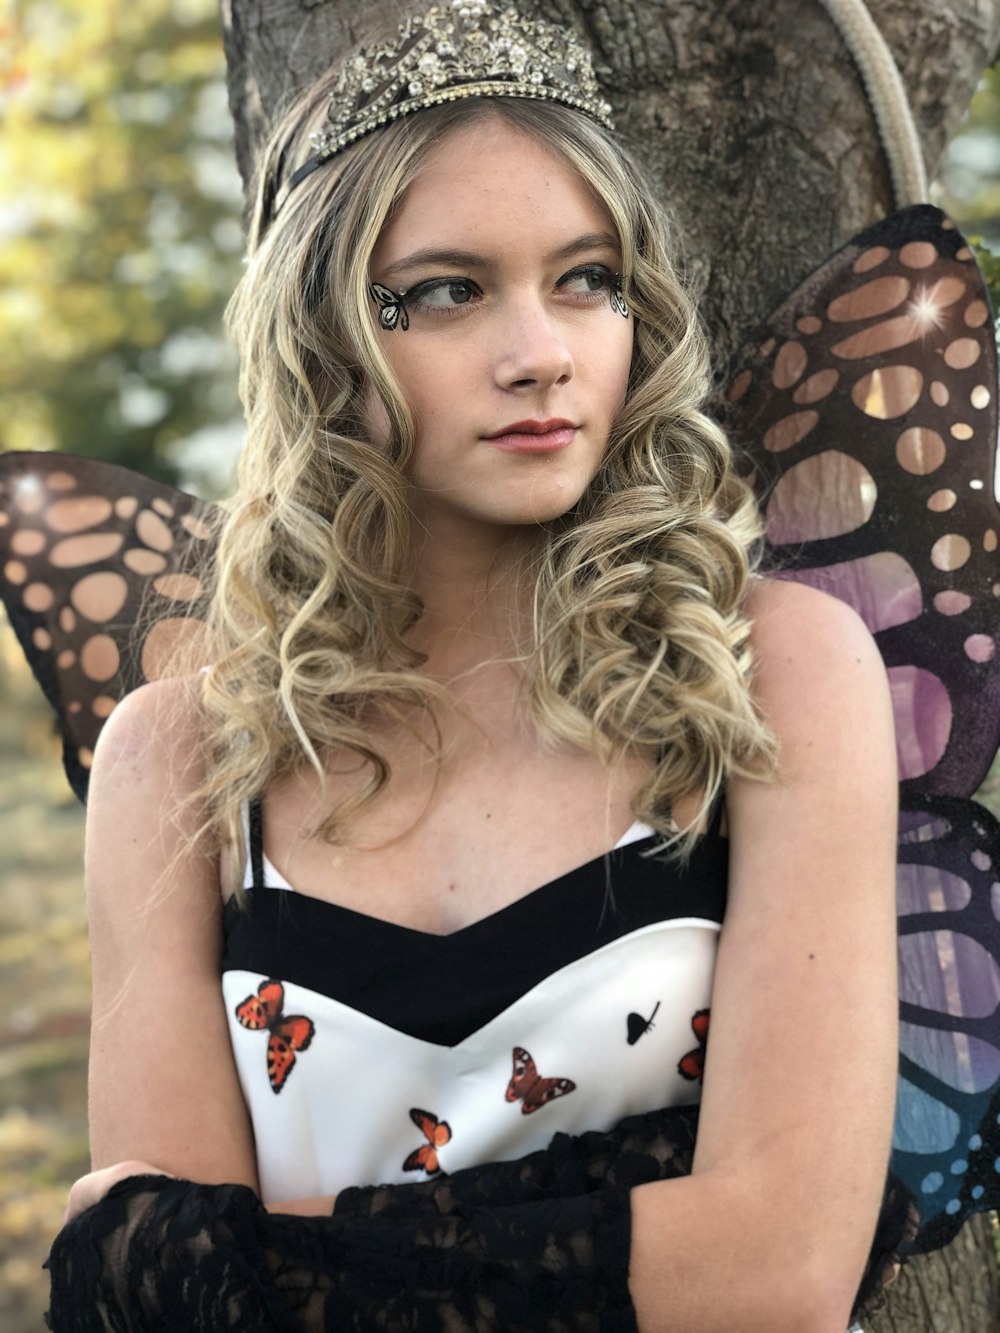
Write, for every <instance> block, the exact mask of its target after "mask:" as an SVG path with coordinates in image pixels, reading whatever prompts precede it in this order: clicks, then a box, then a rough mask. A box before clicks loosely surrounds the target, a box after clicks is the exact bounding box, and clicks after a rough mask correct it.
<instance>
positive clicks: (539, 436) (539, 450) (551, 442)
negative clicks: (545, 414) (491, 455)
mask: <svg viewBox="0 0 1000 1333" xmlns="http://www.w3.org/2000/svg"><path fill="white" fill-rule="evenodd" d="M576 431H577V427H576V426H575V425H574V424H573V422H572V421H566V420H564V419H563V418H562V417H553V418H551V420H549V421H512V422H511V424H510V425H509V426H502V427H501V428H500V430H498V431H496V432H495V433H494V434H493V435H487V436H484V438H485V440H486V441H487V443H488V444H492V445H493V446H494V447H495V448H497V449H502V450H503V451H504V452H505V453H509V454H549V453H553V452H554V451H555V450H556V449H565V448H566V446H567V445H568V444H570V443H571V442H572V440H573V436H574V435H575V434H576Z"/></svg>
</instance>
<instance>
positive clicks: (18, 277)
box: [0, 0, 1000, 1333]
mask: <svg viewBox="0 0 1000 1333" xmlns="http://www.w3.org/2000/svg"><path fill="white" fill-rule="evenodd" d="M0 130H2V132H0V450H7V449H56V450H65V451H67V452H72V453H81V454H86V455H89V456H94V457H99V458H105V459H109V460H111V461H113V462H117V463H123V464H125V465H127V466H130V467H134V468H136V469H137V470H138V471H141V472H144V473H146V474H147V475H151V476H156V477H159V478H161V479H163V480H166V481H170V482H172V483H173V484H175V485H179V486H181V487H182V488H184V489H185V490H189V491H192V492H194V493H195V494H198V495H201V496H203V497H204V498H207V499H212V498H217V497H218V496H220V495H222V494H224V493H225V492H226V489H227V487H228V484H229V479H230V476H231V470H232V464H233V460H234V458H235V455H236V452H237V450H238V449H239V445H240V442H241V439H242V433H243V432H242V422H241V419H240V413H239V406H238V402H237V398H236V365H235V357H234V355H233V351H232V348H231V347H230V346H229V345H228V344H227V342H226V341H225V338H224V337H223V334H222V327H221V315H222V309H223V306H224V304H225V301H226V298H227V296H228V294H229V293H230V291H231V290H232V288H233V286H234V285H235V283H236V281H237V279H238V277H239V274H240V269H241V262H242V254H243V234H242V227H241V222H240V214H241V206H242V200H241V193H240V184H239V178H238V176H237V172H236V168H235V165H234V161H233V153H232V124H231V120H230V116H229V111H228V107H227V102H226V91H225V66H224V61H223V55H222V44H221V39H220V35H219V19H218V13H217V2H216V0H20V3H17V2H12V0H0ZM933 197H934V200H935V202H937V203H940V204H941V205H942V206H943V207H945V208H947V210H948V211H949V212H950V213H951V214H952V216H953V217H954V218H955V219H956V221H957V222H958V223H959V225H960V226H961V227H962V228H963V230H964V231H965V232H966V234H967V235H969V236H970V237H971V238H973V239H974V240H976V241H978V243H979V246H980V258H981V262H982V263H983V266H984V268H986V270H987V274H988V277H989V278H990V279H991V280H992V282H993V283H994V288H995V291H996V292H997V293H998V294H1000V66H998V67H997V68H996V69H994V70H993V71H991V72H990V73H989V74H988V75H987V76H986V77H985V79H984V80H983V84H982V86H981V88H980V90H979V92H978V93H977V95H976V98H975V100H974V102H973V105H972V107H971V109H970V112H969V114H968V116H967V118H966V121H965V123H964V125H963V127H962V130H961V132H960V133H959V135H958V137H957V138H956V139H955V141H954V143H953V144H952V146H951V148H950V150H949V153H948V157H947V160H946V162H945V164H944V166H943V168H942V170H941V172H940V175H939V179H938V181H937V182H936V184H935V187H934V196H933ZM997 305H998V308H1000V302H998V303H997ZM0 615H2V613H0ZM59 756H60V747H59V744H58V741H57V740H56V737H55V733H54V730H53V726H52V721H51V717H50V714H49V712H48V708H47V706H46V704H45V703H44V701H43V699H42V696H41V693H40V692H39V690H38V689H37V687H36V686H35V685H34V683H33V681H32V680H31V678H30V675H29V674H28V672H27V669H26V667H25V665H24V663H23V660H22V657H21V653H20V649H19V648H18V647H17V644H16V642H15V640H14V638H13V635H12V634H11V632H10V630H9V628H8V627H7V626H6V624H5V623H4V622H2V621H0V1333H29V1331H30V1333H37V1330H39V1329H40V1328H41V1327H42V1311H43V1310H44V1308H45V1297H46V1281H45V1275H44V1274H43V1272H42V1271H41V1263H42V1260H43V1258H44V1256H45V1254H46V1252H47V1248H48V1242H49V1240H50V1238H51V1236H52V1235H53V1234H54V1233H55V1232H56V1231H57V1230H58V1227H59V1224H60V1217H61V1214H62V1209H63V1206H64V1203H65V1197H66V1192H67V1190H68V1188H69V1185H70V1183H71V1182H72V1181H73V1180H74V1179H75V1178H76V1176H78V1175H80V1174H82V1173H83V1172H84V1171H86V1170H87V1169H88V1159H87V1144H86V1055H87V1030H88V1008H89V976H88V954H87V942H86V928H85V919H84V901H83V886H82V878H81V858H82V846H83V815H82V810H81V809H80V807H79V806H78V805H77V804H76V802H75V800H74V799H73V797H72V796H71V794H70V791H69V788H68V786H67V785H66V782H65V779H64V778H63V775H62V768H61V764H60V757H59ZM997 791H1000V781H997V780H991V782H990V783H988V784H987V790H986V792H985V793H984V794H985V795H986V797H987V799H990V800H991V801H992V799H993V794H994V792H997ZM998 805H1000V802H997V803H996V804H995V808H997V806H998ZM998 813H1000V810H998ZM178 1077H179V1078H183V1070H179V1071H178Z"/></svg>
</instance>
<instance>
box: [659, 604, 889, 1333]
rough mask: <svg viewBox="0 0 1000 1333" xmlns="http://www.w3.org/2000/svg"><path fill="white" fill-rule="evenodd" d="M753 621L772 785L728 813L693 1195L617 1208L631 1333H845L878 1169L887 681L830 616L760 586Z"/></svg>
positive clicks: (681, 1190)
mask: <svg viewBox="0 0 1000 1333" xmlns="http://www.w3.org/2000/svg"><path fill="white" fill-rule="evenodd" d="M752 611H753V615H754V621H755V631H754V646H755V652H756V659H757V663H758V671H757V679H756V693H757V698H758V702H759V706H760V708H761V711H762V713H763V715H764V716H765V718H766V719H767V720H768V721H769V722H770V724H771V726H772V727H773V729H774V731H775V733H776V734H777V736H778V738H779V740H780V743H781V764H782V769H783V775H782V780H781V781H780V782H778V783H776V784H760V783H749V782H744V781H739V782H735V781H734V782H733V783H731V785H730V787H729V789H728V791H727V813H728V817H729V826H730V837H731V881H730V899H729V906H728V908H727V913H726V922H725V927H724V930H723V935H722V940H721V942H720V950H719V957H718V965H717V970H716V977H715V984H714V989H713V998H712V1030H711V1037H710V1042H709V1055H708V1060H707V1064H706V1073H705V1084H704V1095H703V1100H702V1110H701V1122H700V1126H699V1131H698V1146H697V1152H696V1155H695V1163H694V1174H693V1175H692V1176H691V1178H690V1179H688V1180H682V1181H677V1182H672V1183H671V1184H670V1185H669V1186H668V1185H651V1186H646V1187H644V1188H640V1189H637V1190H635V1191H634V1192H633V1198H632V1203H633V1216H634V1232H633V1250H632V1291H633V1296H634V1298H635V1304H636V1309H637V1312H638V1316H639V1324H640V1327H641V1328H642V1330H643V1333H659V1330H666V1329H667V1328H669V1329H670V1330H671V1333H675V1331H677V1330H687V1329H692V1330H695V1329H696V1330H698V1333H715V1330H719V1333H722V1331H723V1330H728V1329H731V1328H732V1327H733V1322H732V1321H733V1318H734V1312H736V1311H738V1312H739V1328H740V1333H755V1331H756V1330H758V1329H759V1330H764V1329H770V1328H773V1327H780V1328H795V1329H796V1330H797V1331H799V1333H806V1331H808V1330H816V1333H838V1330H841V1331H842V1330H843V1328H844V1327H845V1325H846V1324H847V1321H848V1312H849V1310H850V1304H851V1299H852V1296H853V1293H854V1290H855V1287H856V1285H857V1282H858V1279H859V1276H860V1274H861V1270H862V1267H863V1265H864V1260H865V1256H866V1253H867V1250H868V1246H869V1245H870V1243H871V1237H872V1232H873V1229H874V1226H875V1221H876V1214H877V1211H878V1204H879V1199H880V1197H881V1189H882V1184H883V1182H884V1173H885V1166H886V1161H887V1158H888V1153H889V1142H890V1134H891V1127H892V1112H893V1098H894V1088H895V1065H896V1013H897V1005H896V989H895V987H896V961H895V942H894V941H895V915H894V850H895V821H896V804H895V802H896V772H895V756H894V750H893V736H892V715H891V708H890V700H889V695H888V689H887V687H886V681H885V674H884V670H883V668H882V664H881V661H880V660H879V658H878V654H877V652H876V650H875V647H874V644H873V643H872V640H871V638H870V636H869V635H868V633H867V630H865V629H864V627H863V626H862V625H861V623H860V621H859V620H858V618H857V617H856V616H855V615H854V613H853V612H852V611H850V610H849V609H848V608H847V607H845V606H844V605H842V604H841V603H839V602H832V601H830V600H829V599H827V598H825V597H823V596H821V595H819V594H816V593H814V592H812V591H811V590H809V589H807V588H802V587H798V586H796V585H792V584H777V583H772V584H765V585H763V586H762V587H761V588H760V590H759V593H758V594H757V595H756V597H755V599H754V604H753V606H752ZM723 1256H724V1257H723ZM668 1311H669V1313H667V1312H668Z"/></svg>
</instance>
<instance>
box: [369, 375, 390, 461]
mask: <svg viewBox="0 0 1000 1333" xmlns="http://www.w3.org/2000/svg"><path fill="white" fill-rule="evenodd" d="M365 429H366V430H367V432H368V438H369V439H370V440H371V442H372V444H374V445H379V446H381V447H383V448H384V447H385V445H387V444H388V443H389V413H388V412H387V411H386V410H385V404H384V403H383V402H382V399H381V398H380V397H379V396H378V394H377V393H376V392H375V390H374V389H373V388H371V386H369V387H368V389H366V391H365Z"/></svg>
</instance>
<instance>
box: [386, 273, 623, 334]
mask: <svg viewBox="0 0 1000 1333" xmlns="http://www.w3.org/2000/svg"><path fill="white" fill-rule="evenodd" d="M567 277H568V278H590V279H596V280H597V281H599V282H600V281H603V282H605V283H606V284H607V288H608V295H609V297H610V300H611V309H612V310H613V311H614V312H615V314H616V315H621V317H622V318H623V319H628V304H627V303H626V301H625V296H624V293H623V290H622V275H621V274H620V273H610V272H609V271H608V270H607V269H605V268H604V266H603V265H598V264H590V265H585V266H584V267H582V268H581V269H580V270H579V271H578V272H575V273H571V274H567ZM435 285H439V284H435ZM447 285H448V286H449V287H452V288H460V289H465V290H469V291H471V289H472V286H473V284H471V283H467V282H450V283H448V284H447ZM430 286H431V284H429V283H420V284H419V286H418V287H416V288H411V289H410V291H398V292H394V291H393V290H392V288H391V287H383V285H382V283H380V282H370V283H369V284H368V295H369V296H370V297H371V298H372V300H373V301H374V302H375V305H376V306H377V307H378V322H379V327H380V328H383V329H388V330H390V331H391V330H393V329H402V330H403V332H404V333H405V332H406V330H407V329H408V328H409V327H410V317H409V315H408V313H407V310H406V302H407V300H408V299H412V298H414V297H417V296H419V295H420V294H421V293H422V291H423V289H424V288H430Z"/></svg>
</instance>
